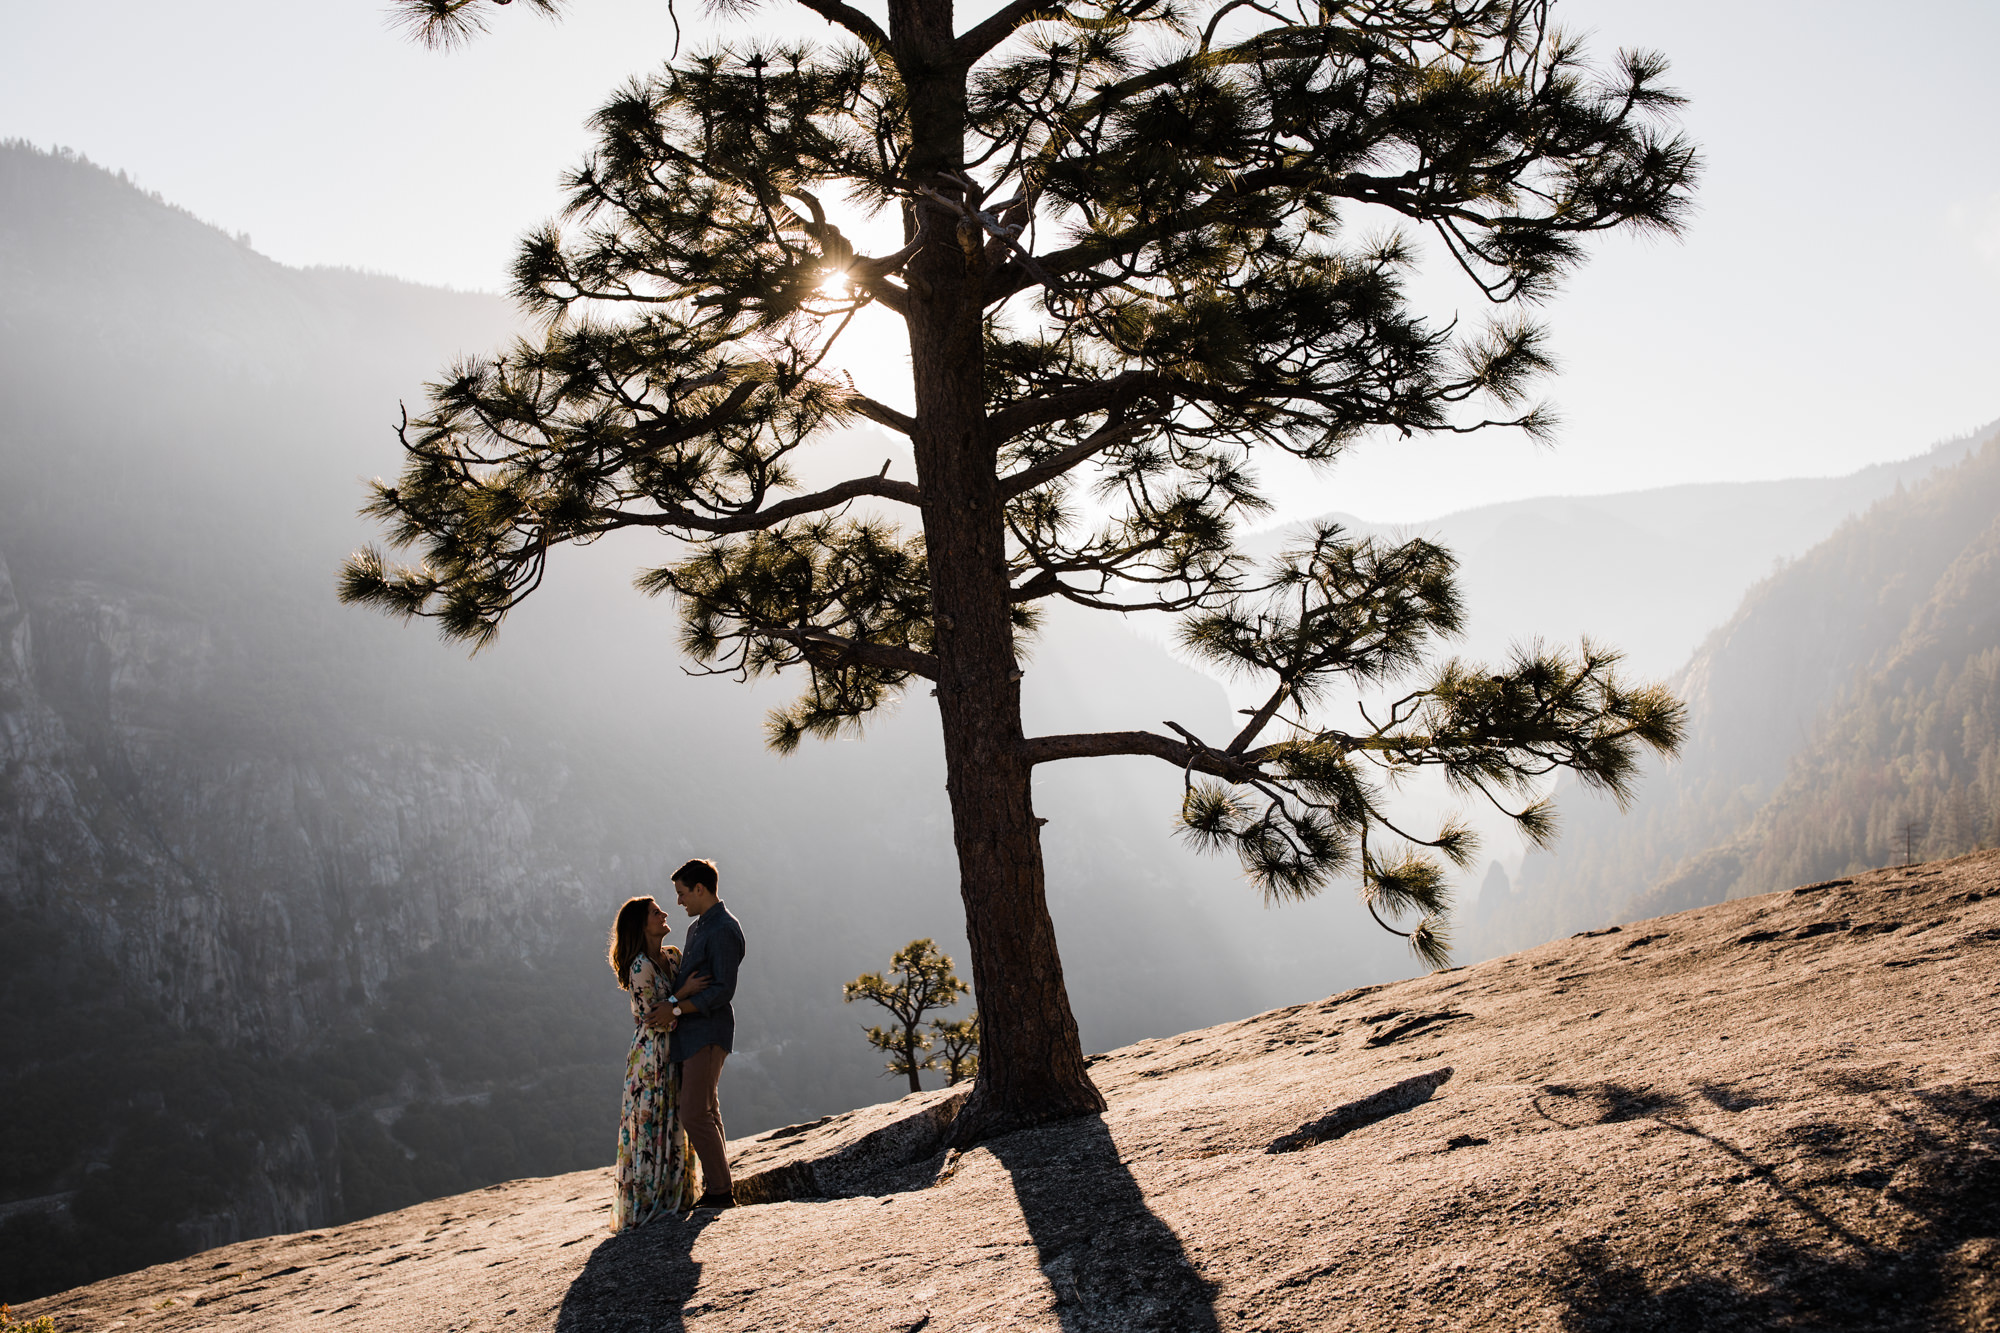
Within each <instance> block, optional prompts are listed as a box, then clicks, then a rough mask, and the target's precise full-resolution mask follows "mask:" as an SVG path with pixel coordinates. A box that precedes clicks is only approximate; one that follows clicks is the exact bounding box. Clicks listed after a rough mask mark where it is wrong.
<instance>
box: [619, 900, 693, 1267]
mask: <svg viewBox="0 0 2000 1333" xmlns="http://www.w3.org/2000/svg"><path fill="white" fill-rule="evenodd" d="M672 929H673V927H672V926H671V925H669V924H668V922H667V914H666V913H665V912H663V911H661V910H660V905H659V904H658V903H656V902H654V901H653V900H652V899H651V898H633V899H631V900H629V901H628V902H627V903H626V904H625V905H624V906H623V907H621V908H619V909H618V919H617V920H616V921H615V922H614V923H613V924H612V927H611V970H612V971H613V972H615V973H617V975H618V984H619V986H620V987H622V988H623V989H625V990H627V991H630V992H631V995H632V1021H633V1023H634V1025H635V1027H636V1028H637V1030H636V1031H635V1032H634V1033H633V1034H632V1049H631V1051H630V1053H629V1054H627V1055H626V1057H625V1103H624V1108H623V1112H622V1114H621V1116H620V1119H619V1124H618V1175H617V1182H618V1183H617V1192H616V1193H615V1194H614V1196H613V1198H612V1203H611V1229H612V1230H613V1231H624V1230H626V1229H627V1228H628V1227H636V1226H641V1225H643V1224H645V1223H647V1222H650V1221H652V1220H653V1219H654V1218H656V1217H661V1216H664V1215H666V1214H668V1213H675V1212H679V1211H680V1210H682V1209H683V1208H691V1207H693V1206H694V1201H695V1199H696V1198H698V1197H699V1196H700V1193H701V1191H700V1188H699V1185H700V1181H699V1179H698V1177H699V1174H700V1168H699V1167H698V1166H697V1165H696V1163H695V1160H694V1157H693V1155H692V1154H691V1153H690V1152H689V1151H688V1141H687V1135H686V1134H684V1133H682V1132H681V1122H680V1114H679V1104H680V1073H679V1070H677V1069H676V1068H675V1066H674V1065H673V1063H672V1062H671V1061H669V1060H668V1059H667V1032H668V1031H671V1030H672V1029H671V1028H667V1029H661V1028H653V1027H648V1026H646V1015H647V1014H648V1013H649V1012H651V1010H652V1008H653V1006H654V1005H655V1004H658V1003H659V1002H660V1001H662V1000H665V999H667V998H668V994H669V991H668V988H669V987H670V986H671V985H672V984H673V976H674V972H675V971H676V970H677V969H678V968H679V967H680V961H681V952H680V950H679V949H670V948H667V947H666V938H667V935H668V933H669V932H670V931H671V930H672ZM707 985H708V979H707V978H706V977H699V976H698V977H694V978H692V979H691V980H689V981H688V982H687V983H686V984H685V985H683V986H682V987H681V988H680V990H679V991H678V992H677V993H676V998H679V999H683V1000H684V999H686V998H687V997H688V996H690V995H693V994H695V993H696V992H698V991H701V990H703V989H705V988H706V987H707Z"/></svg>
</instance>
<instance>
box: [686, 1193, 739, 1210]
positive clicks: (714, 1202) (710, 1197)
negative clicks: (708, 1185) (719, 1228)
mask: <svg viewBox="0 0 2000 1333" xmlns="http://www.w3.org/2000/svg"><path fill="white" fill-rule="evenodd" d="M735 1206H736V1200H734V1199H732V1198H730V1197H729V1196H728V1195H727V1194H704V1195H702V1196H701V1197H700V1198H699V1199H696V1200H695V1203H694V1210H695V1211H696V1212H701V1211H703V1210H704V1209H706V1210H708V1211H709V1212H719V1211H721V1210H722V1209H724V1208H734V1207H735Z"/></svg>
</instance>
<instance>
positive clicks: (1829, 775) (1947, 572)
mask: <svg viewBox="0 0 2000 1333" xmlns="http://www.w3.org/2000/svg"><path fill="white" fill-rule="evenodd" d="M1674 685H1675V688H1676V689H1677V690H1678V691H1679V692H1680V693H1681V695H1682V697H1683V698H1685V699H1686V700H1687V701H1688V703H1689V709H1690V719H1689V722H1690V726H1689V738H1688V743H1687V746H1686V749H1685V750H1684V751H1683V755H1682V758H1681V760H1680V762H1679V763H1677V764H1676V765H1674V766H1672V767H1671V768H1668V769H1667V770H1665V771H1664V772H1661V771H1655V772H1654V773H1652V774H1650V775H1649V777H1648V780H1647V782H1646V785H1645V786H1644V787H1643V788H1642V789H1641V795H1640V797H1639V799H1638V800H1637V801H1636V802H1635V803H1634V805H1633V807H1632V809H1631V810H1629V811H1627V812H1625V813H1623V814H1621V813H1619V812H1618V811H1617V810H1616V809H1615V808H1613V807H1610V806H1608V805H1607V804H1605V803H1602V802H1593V801H1589V800H1587V799H1585V800H1575V801H1573V802H1571V804H1570V806H1569V811H1568V812H1569V815H1570V818H1569V822H1568V824H1567V826H1566V828H1565V830H1564V836H1563V840H1562V842H1561V843H1560V844H1558V846H1557V849H1556V851H1555V852H1554V853H1553V854H1550V855H1533V856H1530V857H1529V858H1528V859H1527V861H1526V862H1525V863H1524V864H1523V866H1522V871H1521V874H1520V876H1519V877H1518V880H1517V882H1516V883H1515V884H1514V885H1513V888H1512V891H1511V892H1505V891H1503V892H1499V893H1494V894H1492V895H1490V896H1486V895H1483V896H1482V898H1481V901H1480V902H1479V904H1478V906H1477V907H1476V909H1475V911H1474V912H1473V914H1472V915H1473V918H1474V920H1473V923H1472V927H1473V940H1472V947H1470V948H1469V949H1468V950H1467V956H1470V957H1486V956H1491V955H1494V954H1499V953H1506V952H1510V951H1512V950H1514V949H1518V948H1523V947H1527V946H1529V945H1533V944H1537V943H1540V942H1541V941H1542V940H1545V939H1549V938H1552V937H1554V936H1557V935H1562V934H1566V933H1569V932H1572V931H1576V930H1582V929H1589V928H1595V927H1598V926H1602V925H1605V924H1608V923H1610V922H1613V921H1625V920H1631V919H1634V918H1637V917H1650V916H1654V915H1657V914H1659V913H1663V912H1673V911H1679V910H1682V909H1684V908H1688V907H1696V906H1700V905H1703V904H1706V903H1712V902H1720V901H1722V900H1723V899H1725V898H1739V897H1745V896H1748V895H1752V894H1758V893H1766V892H1770V891H1771V890H1773V889H1777V888H1783V887H1785V886H1787V885H1790V884H1798V883H1806V882H1811V881H1816V880H1822V879H1827V878H1830V877H1834V876H1840V875H1847V874H1851V873H1853V872H1855V871H1858V870H1864V869H1869V868H1871V867H1875V866H1881V865H1887V864H1893V863H1896V862H1900V861H1902V860H1903V859H1905V857H1906V856H1914V857H1915V858H1916V859H1919V860H1924V859H1934V858H1938V857H1948V856H1955V855H1958V854H1960V853H1962V852H1966V851H1970V850H1973V849H1974V848H1978V847H1985V846H1991V845H1993V843H1994V842H1996V841H2000V434H1991V435H1989V436H1987V438H1986V439H1985V440H1984V442H1983V445H1982V446H1981V447H1980V448H1979V449H1978V450H1977V451H1976V452H1973V453H1971V454H1970V455H1969V456H1968V457H1966V458H1964V460H1963V461H1961V462H1959V463H1958V464H1957V465H1956V466H1952V467H1947V468H1942V469H1940V470H1938V471H1937V472H1935V473H1933V474H1932V475H1931V476H1930V477H1928V478H1927V479H1926V480H1924V481H1922V482H1921V483H1919V484H1917V485H1916V486H1914V487H1911V488H1909V489H1907V490H1906V489H1903V488H1902V487H1900V486H1899V487H1898V489H1897V491H1896V493H1895V494H1893V495H1891V496H1890V497H1888V498H1886V499H1883V500H1881V501H1880V502H1878V503H1877V504H1876V505H1875V506H1874V507H1873V508H1872V509H1870V510H1869V511H1868V512H1867V513H1865V514H1863V515H1861V516H1859V517H1856V518H1854V519H1851V520H1850V521H1848V522H1847V523H1845V524H1843V525H1842V526H1841V527H1840V529H1839V530H1838V531H1837V532H1835V533H1834V535H1833V536H1831V537H1829V538H1828V539H1827V540H1826V541H1824V542H1822V543H1821V544H1819V545H1818V546H1816V547H1814V548H1813V549H1812V550H1811V551H1809V552H1807V553H1806V554H1805V555H1804V556H1802V557H1801V558H1800V559H1798V560H1796V561H1794V562H1792V563H1791V564H1789V565H1787V566H1786V567H1785V568H1783V569H1782V570H1780V571H1779V572H1777V573H1775V574H1773V575H1772V576H1771V577H1769V578H1768V579H1766V580H1764V581H1763V582H1761V583H1760V584H1758V586H1757V587H1755V588H1754V589H1752V590H1751V591H1750V593H1749V595H1748V596H1747V597H1745V598H1744V601H1743V604H1742V606H1741V608H1740V609H1739V610H1738V611H1737V613H1736V615H1735V616H1734V617H1733V618H1732V619H1731V620H1730V621H1729V622H1728V623H1727V624H1725V625H1723V626H1722V627H1721V628H1720V629H1718V630H1716V631H1715V632H1714V633H1713V634H1712V635H1710V636H1709V638H1708V640H1707V642H1705V643H1704V644H1703V645H1702V647H1701V649H1700V651H1699V652H1697V653H1696V654H1695V656H1694V658H1693V660H1692V661H1690V662H1689V664H1688V665H1687V667H1686V668H1685V669H1684V670H1683V671H1682V672H1681V673H1680V674H1679V675H1678V676H1677V677H1676V678H1675V682H1674Z"/></svg>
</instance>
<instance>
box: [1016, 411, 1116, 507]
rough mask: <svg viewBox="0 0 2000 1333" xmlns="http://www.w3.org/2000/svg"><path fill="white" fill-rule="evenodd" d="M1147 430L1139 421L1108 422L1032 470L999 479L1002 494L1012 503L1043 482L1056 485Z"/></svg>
mask: <svg viewBox="0 0 2000 1333" xmlns="http://www.w3.org/2000/svg"><path fill="white" fill-rule="evenodd" d="M1144 428H1145V426H1144V423H1142V422H1137V421H1112V422H1108V423H1106V424H1105V425H1104V426H1103V427H1102V428H1101V429H1099V430H1096V431H1093V432H1092V433H1091V434H1090V435H1089V436H1088V437H1087V438H1085V439H1082V440H1079V441H1077V442H1076V443H1075V444H1072V445H1071V446H1070V447H1069V448H1067V449H1064V450H1061V451H1059V452H1057V453H1053V454H1050V455H1049V456H1048V457H1047V458H1044V459H1043V460H1042V461H1041V462H1039V463H1036V464H1034V465H1033V466H1030V467H1024V468H1022V469H1021V470H1020V471H1019V472H1010V473H1008V474H1007V475H1006V476H1004V477H1002V478H1000V494H1001V495H1002V496H1004V497H1006V498H1007V499H1009V500H1011V499H1013V498H1014V497H1015V496H1017V495H1019V494H1021V493H1022V492H1023V491H1032V490H1033V489H1035V487H1037V486H1040V485H1041V484H1042V483H1043V482H1048V481H1054V480H1055V479H1056V478H1057V477H1060V476H1061V475H1062V474H1063V473H1065V472H1067V471H1069V470H1070V469H1071V468H1073V467H1075V466H1076V465H1077V464H1079V463H1082V462H1084V461H1086V460H1088V459H1089V458H1091V457H1092V456H1093V455H1095V454H1100V453H1102V452H1104V451H1105V450H1106V449H1109V448H1110V447H1111V446H1112V445H1114V444H1116V443H1118V442H1119V441H1120V440H1122V439H1125V438H1128V437H1129V436H1131V435H1132V434H1133V433H1134V432H1136V431H1139V430H1143V429H1144Z"/></svg>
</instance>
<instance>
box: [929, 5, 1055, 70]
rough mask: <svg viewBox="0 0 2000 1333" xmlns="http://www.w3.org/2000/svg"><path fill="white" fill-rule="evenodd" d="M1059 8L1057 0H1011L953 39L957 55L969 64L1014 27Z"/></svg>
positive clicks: (1005, 36)
mask: <svg viewBox="0 0 2000 1333" xmlns="http://www.w3.org/2000/svg"><path fill="white" fill-rule="evenodd" d="M1061 11H1062V6H1061V5H1060V4H1059V3H1057V2H1056V0H1012V3H1011V4H1009V5H1007V6H1006V7H1005V8H1003V9H1002V10H1001V11H1000V12H999V13H997V14H994V15H993V16H991V17H990V18H988V19H986V20H985V21H984V22H981V23H979V24H977V25H975V26H974V27H972V28H970V29H968V30H967V31H966V32H965V33H964V34H962V35H961V36H960V37H959V39H958V41H957V42H956V43H954V46H955V48H956V50H957V54H958V58H959V59H960V60H963V61H964V62H965V63H966V64H968V65H969V64H971V63H972V62H973V61H975V60H977V59H979V57H981V56H983V55H985V54H986V53H987V52H988V51H991V50H992V49H993V48H994V47H996V46H998V45H1000V43H1002V42H1004V41H1006V40H1007V38H1008V36H1009V35H1010V34H1012V33H1013V32H1014V30H1015V29H1017V28H1021V27H1025V26H1026V25H1027V24H1030V23H1033V22H1034V21H1035V20H1036V19H1043V18H1053V17H1055V16H1056V15H1057V14H1058V13H1060V12H1061Z"/></svg>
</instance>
